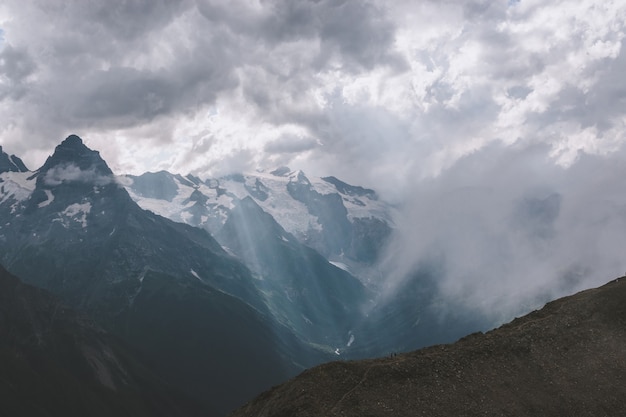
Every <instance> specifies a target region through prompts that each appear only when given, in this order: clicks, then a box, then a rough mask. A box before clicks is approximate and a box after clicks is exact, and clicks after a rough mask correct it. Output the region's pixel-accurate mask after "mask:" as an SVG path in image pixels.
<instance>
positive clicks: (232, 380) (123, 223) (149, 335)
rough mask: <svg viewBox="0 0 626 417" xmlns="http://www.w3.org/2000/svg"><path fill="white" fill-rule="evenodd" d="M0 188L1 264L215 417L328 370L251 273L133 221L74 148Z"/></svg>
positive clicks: (179, 233)
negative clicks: (314, 368)
mask: <svg viewBox="0 0 626 417" xmlns="http://www.w3.org/2000/svg"><path fill="white" fill-rule="evenodd" d="M0 180H1V181H2V182H1V183H0V191H1V193H0V262H1V263H2V264H3V265H5V266H6V268H7V269H8V270H9V271H11V272H12V273H14V274H16V275H18V276H22V277H24V278H25V279H27V282H28V283H30V284H32V285H35V286H38V287H40V288H45V289H47V290H49V291H51V292H53V293H54V294H56V295H58V296H60V297H61V298H62V299H63V300H64V301H65V302H67V303H68V304H69V305H70V306H72V307H74V308H78V309H80V310H82V311H85V312H87V313H89V314H90V315H91V316H92V317H94V318H95V319H96V320H97V321H98V322H99V323H101V324H102V325H103V326H105V328H107V329H108V330H110V331H111V332H113V333H115V334H116V335H118V336H119V337H121V338H122V339H124V340H125V341H126V342H128V343H129V344H130V345H131V346H132V347H133V348H134V349H137V350H138V351H139V352H140V353H141V354H142V355H143V356H144V357H145V358H146V359H147V360H149V361H151V363H152V364H153V366H154V368H155V370H156V372H158V374H159V375H160V376H161V377H163V378H164V379H166V380H167V381H168V382H170V383H172V384H174V385H175V386H177V387H178V388H180V389H181V390H183V391H184V392H186V393H187V394H190V395H193V396H195V397H196V398H198V399H199V400H200V401H202V402H203V403H204V404H205V405H206V406H208V407H211V408H214V409H216V410H217V411H218V412H219V413H224V412H226V411H227V410H229V409H232V408H233V407H235V406H236V405H238V404H241V403H242V402H243V401H244V400H245V399H247V398H250V397H251V396H253V395H254V394H256V393H257V392H259V391H260V390H262V389H263V388H264V387H268V386H271V385H273V384H276V383H278V382H280V381H282V380H284V379H285V378H287V377H288V376H290V375H294V374H295V373H296V372H298V371H299V370H301V369H303V367H304V366H310V365H311V364H313V363H319V362H321V361H323V360H325V359H324V358H326V354H325V353H324V352H323V351H322V350H320V349H315V348H312V347H310V346H308V345H307V344H305V343H303V342H301V341H300V340H298V338H297V337H296V336H295V335H294V334H293V332H292V331H291V330H290V329H289V328H287V327H286V326H284V325H282V324H281V323H279V322H278V321H277V320H275V319H274V318H273V315H272V312H271V311H270V310H269V309H268V307H267V305H266V304H265V302H264V301H263V297H262V296H261V295H260V294H259V291H258V289H257V287H256V286H255V284H254V281H255V280H256V278H254V277H253V276H252V274H251V273H250V271H249V270H248V268H246V267H245V266H244V265H243V264H241V263H240V262H239V261H237V260H236V259H234V258H233V257H232V256H231V255H228V254H227V253H226V252H225V251H224V250H223V249H222V248H221V246H220V245H219V244H218V243H217V242H216V241H215V240H214V239H213V238H212V237H211V236H210V235H209V234H208V233H207V232H206V231H205V230H201V229H199V228H195V227H191V226H188V225H185V224H181V223H174V222H172V221H170V220H168V219H165V218H163V217H161V216H158V215H155V214H153V213H151V212H147V211H144V210H142V209H141V208H140V207H139V206H137V205H136V204H135V203H134V201H133V200H132V199H131V198H130V197H129V195H128V193H127V192H126V190H125V189H124V188H123V187H121V186H120V185H119V184H118V183H117V181H116V180H115V178H114V177H113V175H112V173H111V170H110V169H109V168H108V166H107V165H106V163H105V162H104V161H103V160H102V159H101V158H100V156H99V154H98V153H97V152H95V151H92V150H90V149H88V148H87V147H86V146H85V145H84V144H83V143H82V141H81V140H80V138H78V137H77V136H70V137H68V138H67V139H66V140H65V141H63V143H61V144H60V145H59V146H58V147H57V148H56V150H55V152H54V154H53V155H52V156H51V157H50V158H48V160H47V161H46V162H45V164H44V165H43V166H42V167H41V168H40V169H39V170H37V171H35V172H5V173H3V174H0ZM216 375H219V377H216Z"/></svg>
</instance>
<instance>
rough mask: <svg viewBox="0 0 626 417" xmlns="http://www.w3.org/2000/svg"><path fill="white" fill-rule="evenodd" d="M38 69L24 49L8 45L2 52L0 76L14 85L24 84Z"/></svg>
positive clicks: (0, 56)
mask: <svg viewBox="0 0 626 417" xmlns="http://www.w3.org/2000/svg"><path fill="white" fill-rule="evenodd" d="M36 68H37V66H36V65H35V62H34V61H33V59H32V57H31V56H30V55H29V54H28V52H26V51H25V50H23V49H16V48H14V47H13V46H11V45H6V46H5V47H4V48H3V49H2V52H0V74H2V75H4V76H6V77H7V78H8V79H9V80H11V81H12V82H14V83H19V82H22V81H23V80H24V79H25V78H26V77H28V76H29V75H31V74H32V73H33V72H34V71H35V69H36Z"/></svg>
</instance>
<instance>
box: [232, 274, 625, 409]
mask: <svg viewBox="0 0 626 417" xmlns="http://www.w3.org/2000/svg"><path fill="white" fill-rule="evenodd" d="M624 415H626V278H623V279H618V280H615V281H612V282H610V283H609V284H606V285H605V286H603V287H600V288H596V289H592V290H587V291H583V292H581V293H578V294H576V295H573V296H570V297H566V298H562V299H559V300H556V301H554V302H551V303H549V304H547V305H546V306H545V307H544V308H543V309H541V310H538V311H535V312H532V313H530V314H528V315H526V316H524V317H521V318H518V319H515V320H514V321H512V322H511V323H509V324H506V325H504V326H502V327H500V328H498V329H496V330H493V331H490V332H488V333H486V334H474V335H471V336H468V337H466V338H464V339H461V340H459V341H458V342H456V343H454V344H450V345H442V346H434V347H430V348H426V349H421V350H419V351H416V352H413V353H408V354H403V355H398V356H396V357H394V358H386V359H376V360H367V361H354V362H334V363H329V364H326V365H322V366H319V367H316V368H313V369H311V370H308V371H306V372H304V373H302V374H301V375H300V376H298V377H296V378H294V379H293V380H291V381H289V382H287V383H285V384H283V385H281V386H278V387H275V388H273V389H272V390H270V391H268V392H266V393H264V394H262V395H260V396H259V397H258V398H256V399H255V400H253V401H252V402H250V403H249V404H248V405H246V406H244V407H242V408H241V409H239V410H237V411H236V412H235V413H233V414H232V417H240V416H255V417H264V416H266V417H270V416H271V417H283V416H284V417H298V416H300V417H304V416H325V417H330V416H359V417H363V416H372V417H373V416H430V417H432V416H446V417H448V416H559V417H560V416H624Z"/></svg>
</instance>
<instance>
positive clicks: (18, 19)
mask: <svg viewBox="0 0 626 417" xmlns="http://www.w3.org/2000/svg"><path fill="white" fill-rule="evenodd" d="M8 7H9V10H10V11H12V12H14V17H13V18H12V20H11V21H9V22H8V23H7V24H6V25H5V27H3V29H4V30H5V31H6V36H7V38H8V39H10V41H11V42H15V43H16V46H15V47H8V46H5V47H4V49H3V52H2V53H3V56H5V61H6V64H5V65H4V67H3V70H4V72H5V73H6V76H7V77H11V80H14V79H15V77H18V76H19V77H21V78H20V80H23V79H24V77H25V76H27V75H32V74H34V75H36V77H35V78H36V81H34V82H33V83H32V84H31V85H28V86H26V85H25V84H24V83H21V82H20V83H15V82H14V83H12V84H9V86H8V87H7V86H6V85H5V86H3V90H4V91H3V97H4V98H5V99H7V98H10V99H12V100H15V101H16V103H14V104H13V106H15V108H16V112H15V113H16V114H15V115H14V118H15V119H14V120H15V122H16V123H17V126H18V127H19V129H20V131H21V133H20V132H19V131H13V137H14V138H15V140H20V141H22V140H23V139H24V137H25V135H26V134H27V133H26V132H28V133H29V134H28V136H29V137H33V136H46V137H47V138H49V139H47V140H50V141H51V142H52V141H53V140H58V139H53V138H57V137H61V136H62V135H63V134H64V132H65V130H66V129H68V126H71V129H72V130H74V131H91V132H93V131H94V130H96V131H102V132H106V131H107V130H114V129H124V128H133V127H141V126H142V125H143V124H145V123H151V122H153V121H155V120H159V119H162V118H172V117H178V116H180V115H190V114H193V112H194V111H197V110H198V109H200V108H202V107H203V106H206V105H210V104H211V103H213V102H214V101H215V100H216V98H217V97H219V95H220V94H222V93H224V92H233V91H236V89H237V87H238V86H239V85H240V84H241V85H242V92H243V94H244V97H245V98H246V99H247V100H248V103H249V104H255V105H256V107H257V112H258V113H259V115H260V116H259V117H263V118H266V119H267V120H270V121H271V122H272V123H276V124H281V123H285V122H287V123H289V122H292V121H293V120H294V119H295V121H296V122H297V123H300V121H306V120H308V119H313V120H315V119H318V120H319V119H320V117H324V116H323V115H319V114H318V115H317V116H315V115H313V114H312V110H311V105H310V104H309V105H306V104H305V105H294V103H297V102H299V101H302V98H303V95H304V98H305V100H304V101H305V102H306V101H309V102H310V101H311V98H310V97H308V94H309V92H308V91H309V89H310V87H311V86H312V85H314V84H315V82H316V81H315V80H314V78H315V74H316V73H317V72H322V73H323V72H325V71H331V70H332V71H335V70H337V69H338V68H339V69H341V70H342V71H348V72H354V73H358V72H361V71H367V70H370V69H372V68H375V67H378V66H384V67H389V68H392V67H393V68H396V69H402V68H405V65H404V62H403V59H402V58H401V57H400V55H399V54H397V53H396V52H394V49H393V42H394V30H395V27H394V25H393V24H392V22H391V21H390V20H389V19H387V18H386V14H385V13H384V11H383V10H382V9H381V8H380V7H378V6H376V5H374V3H371V2H361V1H343V2H334V1H319V2H311V1H272V2H261V3H260V4H256V5H255V4H251V3H249V2H244V1H233V2H221V1H220V2H217V1H215V2H214V1H208V0H198V1H192V0H180V1H165V0H163V1H148V0H137V1H131V2H128V1H121V0H119V1H111V2H105V3H103V2H97V1H88V2H71V3H68V2H61V1H49V2H35V1H33V2H17V1H16V2H10V3H9V6H8ZM26 25H28V26H29V27H32V28H35V29H34V30H32V31H26V30H23V27H24V26H26ZM297 42H305V44H303V45H302V46H301V47H300V50H299V48H298V47H295V48H294V47H293V44H294V43H297ZM307 42H308V43H307ZM26 46H28V47H29V48H31V49H32V51H33V53H32V56H31V55H27V54H26V52H24V51H25V50H26V49H25V47H26ZM290 48H293V50H292V49H290ZM309 48H312V49H309ZM3 62H4V61H3ZM18 84H19V85H18ZM18 87H19V88H18ZM229 94H230V93H229ZM17 109H19V110H17ZM17 114H19V116H17ZM298 120H300V121H298ZM316 123H317V122H316ZM171 134H172V133H171V132H170V135H171ZM164 135H165V136H167V134H164ZM40 141H41V142H42V143H41V144H42V145H43V140H40ZM32 144H34V143H31V145H32ZM51 146H52V143H50V144H48V147H51ZM19 148H23V149H24V150H25V147H24V146H20V147H19ZM20 150H22V149H16V151H18V152H19V151H20Z"/></svg>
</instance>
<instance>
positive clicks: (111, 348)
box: [0, 267, 211, 417]
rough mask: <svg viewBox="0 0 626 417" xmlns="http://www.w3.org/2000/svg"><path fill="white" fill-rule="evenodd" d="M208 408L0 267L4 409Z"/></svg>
mask: <svg viewBox="0 0 626 417" xmlns="http://www.w3.org/2000/svg"><path fill="white" fill-rule="evenodd" d="M210 414H211V412H210V411H209V410H206V409H204V410H203V409H201V408H200V407H198V406H197V405H195V404H193V403H192V402H191V401H190V400H189V399H186V398H184V397H183V396H181V395H180V394H177V393H175V391H173V390H172V389H171V388H169V387H167V386H165V385H164V384H163V383H162V382H161V381H159V380H158V379H157V378H156V377H155V376H154V375H152V373H151V372H150V371H148V370H147V367H146V366H145V365H143V364H142V363H141V362H140V361H138V359H137V358H136V356H135V354H134V353H133V352H131V351H130V350H129V349H127V348H125V347H124V346H123V344H122V343H121V342H120V341H118V340H117V339H115V338H114V337H112V336H111V335H109V334H108V333H106V332H105V331H103V330H102V329H101V328H100V327H99V326H97V325H96V324H94V323H93V322H92V321H91V320H89V319H87V318H86V317H84V316H82V315H80V314H78V313H76V312H74V311H73V310H71V309H70V308H68V307H66V306H65V305H64V304H63V303H61V301H59V300H58V299H57V298H56V297H54V296H52V295H51V294H49V293H47V292H46V291H44V290H40V289H38V288H34V287H31V286H29V285H25V284H22V283H21V282H20V281H19V280H18V279H17V278H16V277H14V276H12V275H11V274H9V273H8V272H7V271H6V270H5V269H4V268H2V267H0V415H2V416H42V417H44V416H45V417H54V416H59V417H60V416H63V417H70V416H87V415H88V416H100V417H106V416H116V417H117V416H129V417H130V416H138V417H139V416H153V417H156V416H163V417H165V416H168V417H169V416H181V417H182V416H200V415H210Z"/></svg>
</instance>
